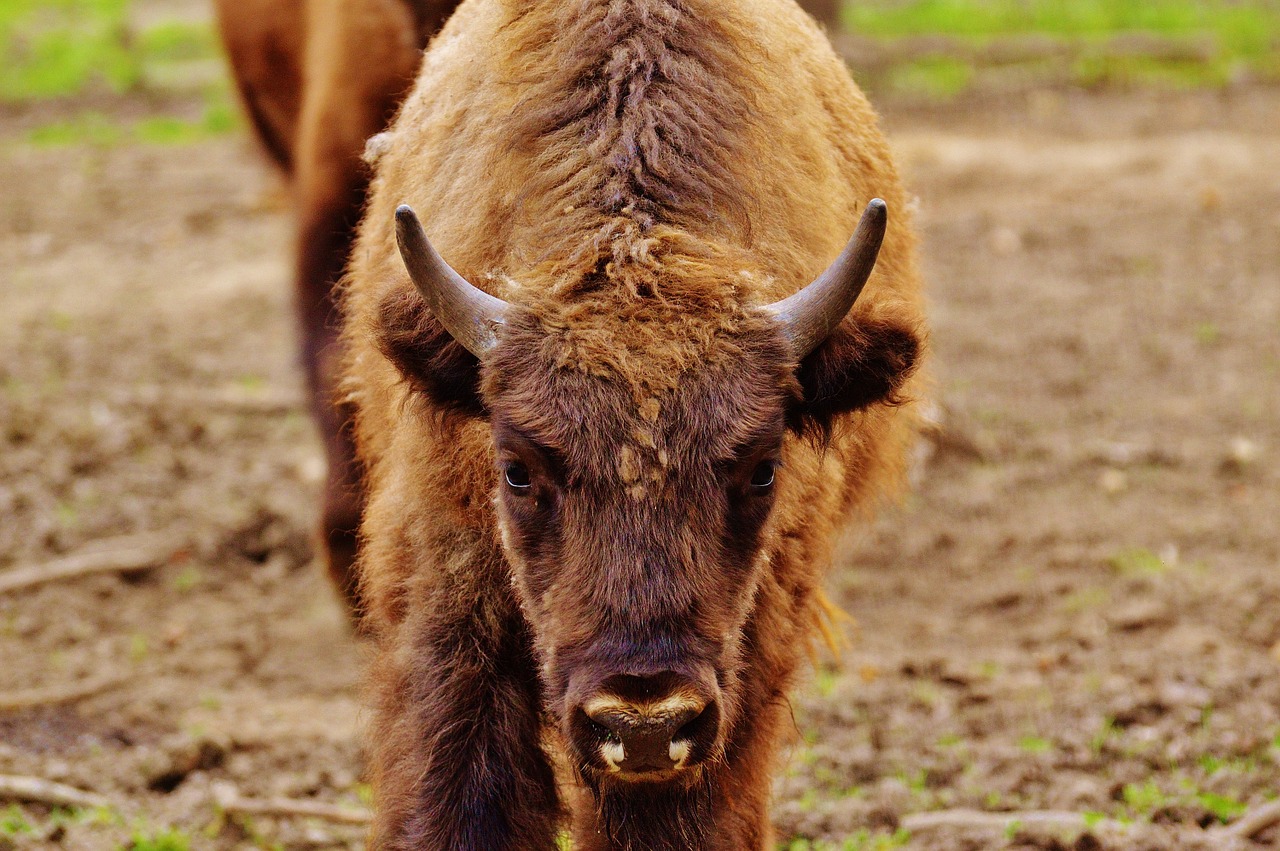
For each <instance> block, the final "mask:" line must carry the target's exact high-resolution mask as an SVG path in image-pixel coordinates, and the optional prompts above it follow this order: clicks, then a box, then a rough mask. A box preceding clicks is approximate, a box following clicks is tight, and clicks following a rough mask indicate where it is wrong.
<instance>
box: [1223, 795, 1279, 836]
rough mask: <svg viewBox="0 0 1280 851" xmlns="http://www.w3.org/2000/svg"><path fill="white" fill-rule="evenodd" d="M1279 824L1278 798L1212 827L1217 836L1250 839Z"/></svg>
mask: <svg viewBox="0 0 1280 851" xmlns="http://www.w3.org/2000/svg"><path fill="white" fill-rule="evenodd" d="M1276 824H1280V800H1275V801H1269V802H1267V803H1265V804H1262V805H1261V806H1258V807H1254V808H1253V809H1251V810H1249V811H1248V812H1246V813H1245V814H1244V815H1242V816H1240V818H1238V819H1236V820H1235V821H1233V822H1231V824H1226V825H1223V826H1221V827H1216V828H1214V829H1213V831H1212V832H1213V833H1216V834H1218V835H1219V836H1229V837H1235V838H1237V839H1252V838H1253V837H1255V836H1257V835H1258V834H1259V833H1262V831H1264V830H1266V829H1267V828H1269V827H1271V826H1272V825H1276Z"/></svg>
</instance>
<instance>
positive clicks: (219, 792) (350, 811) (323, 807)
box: [213, 783, 372, 825]
mask: <svg viewBox="0 0 1280 851" xmlns="http://www.w3.org/2000/svg"><path fill="white" fill-rule="evenodd" d="M213 798H214V801H215V802H216V803H217V805H218V806H219V807H220V808H221V809H222V811H223V812H225V813H226V814H227V815H246V816H281V817H298V818H315V819H321V820H323V821H331V822H335V823H337V824H355V825H365V824H368V823H369V821H370V820H371V818H372V817H371V815H370V813H369V811H368V810H366V809H363V808H357V807H344V806H338V805H335V804H325V803H322V802H320V801H300V800H296V799H294V798H246V797H243V796H242V795H240V793H239V792H237V791H236V790H235V788H234V787H233V786H231V785H230V784H228V783H218V784H215V785H214V789H213Z"/></svg>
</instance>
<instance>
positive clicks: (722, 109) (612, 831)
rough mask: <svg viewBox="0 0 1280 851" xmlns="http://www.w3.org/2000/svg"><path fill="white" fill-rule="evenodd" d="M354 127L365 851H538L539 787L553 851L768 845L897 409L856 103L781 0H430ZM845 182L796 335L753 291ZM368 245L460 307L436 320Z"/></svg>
mask: <svg viewBox="0 0 1280 851" xmlns="http://www.w3.org/2000/svg"><path fill="white" fill-rule="evenodd" d="M381 149H382V151H383V152H382V154H381V157H380V160H379V161H378V163H377V168H376V176H375V178H374V180H373V183H372V187H371V192H370V196H369V202H368V207H367V210H366V214H365V218H364V220H363V222H362V224H361V226H360V230H359V234H358V239H357V242H356V245H355V249H354V251H353V253H352V262H351V267H350V272H349V275H348V279H347V280H348V283H347V290H346V294H345V308H346V313H347V316H348V324H347V326H346V331H345V344H346V351H347V371H346V379H345V384H344V388H343V390H344V394H345V398H346V399H348V400H349V402H350V403H351V404H352V405H353V406H354V408H355V410H356V412H357V420H356V422H357V429H356V432H357V442H358V447H359V451H360V454H361V457H362V460H363V461H364V464H365V467H366V470H367V482H368V494H369V496H368V503H367V507H366V513H365V519H364V524H363V527H362V529H363V534H362V547H363V551H362V557H361V562H360V576H361V594H362V596H363V598H364V600H365V601H366V604H367V612H366V621H367V623H368V626H369V628H370V630H371V632H372V634H373V636H374V638H375V641H376V643H377V655H376V660H375V663H374V666H373V674H372V680H371V687H372V690H373V695H374V699H375V715H374V718H373V726H372V735H371V739H370V744H371V753H370V757H371V768H372V775H373V782H374V787H375V795H376V809H377V813H376V819H375V826H374V829H373V842H372V847H376V848H379V849H408V848H415V849H458V848H467V849H553V848H556V847H557V844H556V836H557V831H558V830H559V829H560V826H561V825H562V824H564V820H565V819H566V817H567V819H568V821H569V823H570V824H571V830H572V835H573V840H574V847H575V848H578V849H600V851H603V849H634V851H640V849H645V851H652V849H725V851H741V849H752V848H754V849H763V848H768V847H771V845H770V844H769V843H770V842H771V837H770V829H769V819H768V794H769V783H770V772H771V765H772V761H773V758H774V755H775V750H776V746H777V744H778V742H779V741H780V738H781V736H782V733H783V731H785V729H787V728H788V727H789V726H790V722H789V721H788V720H787V717H788V709H787V705H786V702H785V695H786V691H787V689H788V687H789V686H790V685H791V683H792V680H793V677H794V675H795V673H796V670H797V668H798V666H799V664H800V661H801V659H802V658H803V656H804V653H805V648H806V646H808V643H809V641H810V639H811V638H812V637H813V634H814V631H815V627H816V625H817V623H818V621H819V616H820V608H821V603H820V601H821V594H820V582H821V577H822V575H823V572H824V570H825V568H826V567H827V566H828V563H829V561H830V558H831V552H832V546H833V537H834V536H835V534H836V532H837V531H838V529H839V528H840V527H841V526H842V525H843V524H844V523H846V522H847V520H848V519H849V518H850V517H851V516H854V515H856V514H857V513H858V512H859V511H860V510H865V509H867V508H869V507H870V506H871V505H873V503H874V502H875V501H876V500H877V499H879V498H881V497H883V496H884V495H885V494H887V493H890V492H892V491H893V490H894V489H895V488H896V487H897V485H898V483H899V482H900V480H901V477H902V473H903V468H904V465H905V456H906V452H907V448H908V446H909V444H910V441H911V439H912V434H913V426H914V422H913V418H914V415H913V408H912V406H911V405H910V404H909V400H910V398H911V397H912V396H913V395H914V387H915V382H917V381H918V379H916V378H914V377H913V375H914V370H915V366H916V363H917V361H918V357H919V354H920V349H921V335H922V333H923V332H922V328H923V318H922V312H921V294H920V283H919V277H918V273H917V268H916V262H915V259H914V254H913V252H914V238H913V235H912V231H911V228H910V222H909V215H908V203H907V197H906V195H905V194H904V191H903V188H902V186H901V185H900V182H899V179H898V177H897V175H896V173H895V170H894V167H893V164H892V162H891V159H890V155H889V152H888V149H887V146H886V143H885V141H884V140H883V138H882V137H881V135H880V132H879V131H878V129H877V121H876V116H875V114H874V112H873V111H872V109H871V108H870V106H869V105H868V104H867V102H866V100H865V99H864V97H863V96H862V94H861V93H860V92H859V91H858V90H857V88H856V87H855V85H854V84H853V82H852V80H851V79H850V77H849V74H848V72H847V70H846V69H845V67H844V66H843V64H842V63H841V61H840V60H839V59H838V58H837V57H836V56H835V55H834V53H833V52H832V49H831V47H830V45H829V44H828V42H827V41H826V39H825V37H824V36H823V34H822V33H821V32H820V30H819V29H818V28H817V27H816V26H815V25H814V23H813V21H812V20H811V19H810V18H808V17H807V16H806V15H805V14H804V13H802V12H801V11H800V9H799V8H798V7H797V6H795V4H794V3H792V2H790V0H742V2H734V3H725V2H721V1H720V0H520V1H519V2H516V0H467V2H464V3H463V4H462V6H461V7H460V8H459V9H458V11H457V12H456V14H455V16H454V17H453V18H452V19H451V20H450V22H449V23H448V24H447V25H446V27H445V28H444V30H443V31H442V33H441V34H440V35H439V36H438V37H437V38H436V40H435V41H434V42H433V43H432V45H431V47H430V49H429V50H428V51H427V54H426V58H425V62H424V65H423V67H422V69H421V71H420V74H419V76H418V79H417V83H416V85H415V87H414V89H413V91H412V93H411V94H410V95H409V96H408V98H407V100H406V101H405V104H404V106H403V108H402V110H401V112H400V114H399V116H398V118H397V119H396V121H395V123H394V125H393V126H392V128H391V130H390V131H389V135H388V136H387V137H386V138H385V139H384V140H383V141H382V144H381ZM876 197H879V198H883V199H885V201H886V202H887V205H888V210H889V211H890V212H889V225H888V230H887V233H886V234H885V235H884V240H883V246H882V247H881V249H880V254H879V261H878V263H877V264H876V266H875V272H874V274H873V275H872V276H871V278H870V280H869V282H868V283H867V284H866V287H865V290H864V291H863V293H862V296H861V297H860V298H859V299H858V300H857V302H856V305H855V306H854V308H853V310H852V311H851V312H849V314H848V316H847V317H844V319H843V321H842V322H841V321H840V317H841V316H843V315H844V311H845V310H847V309H848V304H847V303H846V304H845V305H844V306H843V308H842V309H841V311H840V313H839V315H837V316H836V317H835V318H834V320H832V323H831V326H830V327H826V328H824V330H823V331H822V333H821V335H820V336H819V337H818V338H817V339H816V340H815V342H814V343H812V344H811V345H809V346H800V347H798V344H796V343H795V337H794V333H793V329H792V328H791V326H790V325H786V326H785V327H784V326H783V325H782V324H780V321H779V319H778V317H779V316H780V315H781V314H779V313H778V312H776V311H775V310H774V309H773V307H772V306H773V305H774V304H775V303H777V302H778V300H779V299H783V298H784V297H786V296H788V295H789V294H791V293H794V292H796V291H797V290H800V289H801V288H805V287H806V284H808V283H809V282H810V281H814V280H815V278H819V280H827V277H828V274H829V273H830V270H829V269H828V267H829V264H832V260H833V258H836V257H837V255H839V256H840V257H842V258H843V257H845V256H846V255H847V251H848V250H847V249H846V254H841V249H842V247H843V246H845V244H846V240H848V239H849V236H850V233H851V232H852V231H853V227H854V224H855V222H857V221H858V217H859V213H861V212H862V211H863V210H864V209H865V208H867V206H868V204H869V202H871V199H873V198H876ZM402 204H403V205H409V206H411V207H412V208H413V209H414V210H416V211H417V212H418V213H419V214H420V215H421V216H422V221H423V223H424V226H425V231H426V234H429V236H430V240H431V243H433V244H434V246H435V248H436V249H438V250H439V255H440V256H442V257H443V258H444V261H446V262H447V266H446V265H445V264H444V263H439V262H436V261H437V260H438V258H435V259H433V260H432V261H431V263H426V264H425V265H423V263H424V262H425V261H421V257H422V256H424V255H423V254H422V252H423V251H427V250H428V248H429V246H428V244H427V242H426V240H425V239H416V241H415V238H414V237H413V231H412V228H411V225H413V224H414V223H415V220H414V219H413V217H412V215H411V214H410V213H408V211H407V210H406V211H401V212H400V213H397V207H398V205H402ZM876 209H878V208H876ZM868 215H870V214H868ZM397 222H398V223H399V227H400V230H399V231H397V226H398V225H397ZM398 237H399V241H400V245H401V247H402V248H403V249H404V251H405V254H404V257H403V258H402V256H401V253H400V251H398V249H397V238H398ZM406 246H407V247H406ZM873 256H874V255H873ZM432 257H434V255H432ZM406 261H408V262H409V265H410V266H413V267H414V268H427V267H430V268H431V269H434V270H436V271H434V272H430V274H432V275H434V274H437V273H438V274H439V275H441V276H443V277H442V278H441V280H445V279H449V280H456V281H459V282H460V283H457V284H456V286H457V287H459V289H458V290H457V291H458V292H464V291H468V290H467V288H468V287H470V286H471V285H474V286H475V287H476V288H478V289H479V290H480V291H483V292H479V294H476V293H475V292H472V294H471V295H469V296H467V298H469V299H471V302H473V303H475V304H481V305H489V306H490V307H487V308H484V309H485V310H489V309H490V308H492V309H493V311H498V312H490V313H487V314H485V315H483V316H481V315H479V314H465V311H464V315H463V318H462V319H459V318H458V310H459V308H458V305H457V303H455V302H450V301H449V300H448V299H444V300H441V297H440V295H439V292H437V291H435V290H432V289H431V288H430V286H424V284H423V282H422V277H421V275H422V273H421V272H420V271H419V272H415V273H414V275H413V276H412V278H411V276H410V274H409V273H408V272H407V271H406ZM432 264H434V265H432ZM838 265H839V264H838V263H837V264H832V265H831V268H832V269H834V268H836V266H838ZM448 267H452V270H456V273H457V274H456V275H454V274H453V272H452V271H450V270H448ZM442 270H443V271H442ZM824 270H828V271H827V272H824ZM450 275H452V276H453V277H452V278H449V276H450ZM468 282H469V283H468ZM441 286H444V285H443V284H442V285H441ZM448 286H455V284H453V283H450V284H448ZM809 289H810V288H806V292H808V291H809ZM485 292H487V293H488V294H489V295H485ZM424 297H425V298H424ZM433 299H434V300H433ZM428 301H430V302H431V303H432V304H433V305H434V306H436V307H437V308H438V309H437V310H436V311H434V312H433V311H432V310H431V309H429V308H428V307H427V302H428ZM495 305H496V306H499V307H494V306H495ZM465 309H466V310H470V309H471V308H470V307H467V308H465ZM468 316H470V317H471V319H468V318H467V317H468ZM472 319H473V320H474V321H471V320H472ZM442 320H443V321H442ZM837 323H838V324H837ZM446 324H447V326H448V327H446ZM810 349H811V350H810ZM557 781H559V782H557Z"/></svg>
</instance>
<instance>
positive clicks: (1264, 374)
mask: <svg viewBox="0 0 1280 851" xmlns="http://www.w3.org/2000/svg"><path fill="white" fill-rule="evenodd" d="M880 107H881V109H882V111H883V112H884V115H885V121H886V125H887V129H888V131H889V133H890V136H891V139H892V141H893V143H894V145H895V146H896V149H897V152H898V156H899V159H900V162H901V165H902V167H903V170H904V171H905V173H906V175H907V178H908V180H909V182H910V185H911V186H912V188H913V190H914V191H915V192H916V193H917V194H918V197H919V202H918V211H917V216H918V222H919V225H920V229H921V231H922V234H923V251H924V257H925V264H926V268H927V272H928V279H929V284H930V292H931V300H932V306H931V316H932V323H933V335H932V351H933V361H932V372H933V375H934V377H935V384H934V394H933V398H932V400H931V402H930V404H931V406H932V408H933V410H934V411H935V412H936V416H935V419H936V420H937V421H938V424H937V425H936V427H935V428H934V429H933V430H932V432H931V434H930V437H929V439H928V440H927V441H925V442H924V443H923V444H922V447H921V452H920V463H919V465H918V469H917V480H918V481H917V484H916V487H915V489H914V491H913V493H912V495H911V496H910V497H909V498H908V499H907V500H906V501H905V503H904V504H903V505H901V506H898V507H894V508H890V509H888V510H886V511H885V512H884V513H883V514H882V515H881V516H880V517H879V519H878V520H876V521H875V523H874V524H872V525H869V526H866V527H864V528H863V529H862V530H861V531H860V532H858V533H857V534H855V535H853V536H852V537H851V538H850V540H849V541H848V542H847V545H846V546H845V547H844V548H843V551H842V555H841V557H840V559H839V560H838V563H837V564H835V565H834V566H833V570H832V573H831V579H830V590H831V593H832V596H833V599H835V600H836V601H837V602H838V603H839V604H840V605H841V606H842V607H843V608H844V609H845V610H846V611H847V612H848V613H849V615H850V616H851V618H852V620H851V621H850V623H849V624H848V626H847V639H848V646H847V647H846V649H845V650H844V651H843V653H842V654H841V655H840V657H839V659H838V660H837V659H836V658H835V657H834V656H828V657H824V658H822V659H820V660H818V664H817V666H816V667H815V670H814V673H813V674H812V675H810V676H809V678H808V680H807V681H806V684H805V685H804V686H803V687H802V688H801V689H800V690H799V691H798V693H797V694H796V695H795V697H794V700H793V707H794V717H795V727H794V737H793V738H794V741H793V743H792V744H791V745H789V747H788V749H787V755H786V758H785V760H784V761H783V764H782V765H781V766H780V768H779V772H778V782H777V801H776V805H775V814H776V822H777V828H778V837H779V842H780V843H781V847H784V848H792V849H803V848H835V849H853V851H857V849H883V848H896V847H904V848H910V849H919V850H920V851H924V849H930V851H944V849H945V851H956V849H998V848H1034V849H1065V848H1076V849H1153V851H1154V850H1155V849H1202V848H1203V849H1228V848H1236V847H1238V848H1263V847H1280V827H1277V826H1275V825H1271V826H1265V825H1264V826H1262V827H1261V828H1259V829H1258V830H1254V831H1251V833H1252V834H1253V835H1252V836H1251V837H1250V838H1245V837H1243V836H1242V835H1236V834H1231V833H1230V832H1227V831H1225V830H1224V827H1223V824H1224V823H1232V822H1236V821H1237V820H1238V819H1240V818H1241V816H1242V815H1243V814H1245V813H1246V811H1247V810H1248V811H1249V812H1251V813H1255V814H1256V813H1257V812H1258V810H1259V808H1263V807H1265V806H1266V804H1267V802H1268V801H1271V800H1273V799H1275V798H1276V796H1277V793H1278V792H1280V271H1278V270H1280V178H1278V177H1277V175H1280V130H1278V128H1280V124H1277V116H1280V90H1277V89H1275V88H1266V87H1260V86H1251V85H1241V86H1236V87H1233V88H1230V89H1228V90H1225V91H1216V92H1188V93H1178V94H1172V93H1165V94H1156V93H1152V92H1114V91H1112V92H1094V93H1087V92H1080V91H1070V90H1063V91H1056V92H1039V93H1030V94H1006V95H1002V96H999V97H994V96H987V97H977V96H974V97H968V98H963V99H961V100H959V101H955V102H952V103H949V104H945V105H933V106H927V107H926V106H921V105H919V104H912V103H905V102H903V103H898V102H894V101H892V100H890V101H883V100H882V101H881V102H880ZM46 111H47V110H46ZM6 120H10V119H6ZM11 120H12V121H13V122H18V121H19V119H18V118H12V117H11ZM0 186H3V191H2V192H0V270H2V271H0V277H2V278H3V285H2V289H0V307H2V308H3V309H2V311H0V315H2V316H3V322H0V583H4V582H5V581H6V578H9V579H12V578H14V577H19V576H20V575H23V574H22V572H23V571H26V570H27V569H29V568H34V569H36V570H37V571H44V572H45V574H46V576H47V572H48V571H51V570H54V569H58V568H66V567H76V566H81V567H83V566H84V565H86V564H89V565H95V564H96V565H98V566H102V565H103V564H109V563H110V562H111V561H112V560H113V559H116V560H118V561H120V562H121V563H122V564H125V563H127V564H137V563H139V562H140V563H142V564H143V565H144V566H146V569H140V570H109V571H107V572H100V573H94V574H91V575H85V576H81V577H79V578H63V579H58V580H56V581H51V582H46V583H43V584H39V585H33V586H25V587H23V588H20V589H15V590H9V591H5V592H0V775H25V776H29V777H37V778H42V779H44V780H48V781H55V782H59V783H63V784H67V785H69V786H72V787H75V788H77V789H80V790H84V791H88V792H92V793H95V794H97V795H100V796H102V798H104V799H105V800H106V801H107V802H109V804H110V807H109V808H106V809H92V808H80V809H76V810H74V811H66V810H64V809H51V808H50V806H49V805H47V804H41V803H32V802H29V801H28V802H23V797H24V796H23V795H20V794H8V795H5V796H3V797H0V848H60V847H65V848H73V849H81V848H83V849H109V848H119V847H136V848H138V849H149V848H184V847H190V848H211V849H229V848H256V847H262V848H274V847H283V848H288V849H295V848H358V847H360V839H361V828H360V827H359V826H358V825H344V824H341V823H336V822H333V821H331V820H328V819H317V818H305V817H298V816H278V815H246V814H244V813H242V812H240V811H239V810H237V808H236V806H235V804H234V802H235V801H237V800H240V799H243V798H251V799H254V800H262V799H275V798H287V799H291V800H294V801H299V800H300V801H308V802H319V803H323V804H327V805H336V806H344V807H347V808H360V807H361V806H363V804H364V801H365V799H366V798H367V789H366V788H365V787H364V786H363V785H362V783H361V770H362V750H361V745H360V734H359V729H360V723H361V703H360V696H359V681H360V671H361V666H362V661H363V651H362V648H361V646H360V643H359V642H358V641H357V640H356V639H355V638H353V637H352V635H351V634H350V632H349V630H348V628H347V625H346V623H345V620H344V614H343V612H342V610H341V608H340V606H339V603H338V601H337V599H336V597H335V595H334V594H333V592H332V591H331V589H330V588H329V587H328V585H327V584H326V581H325V579H324V577H323V576H322V572H321V570H320V569H319V568H318V567H317V565H316V564H315V563H314V560H313V559H314V551H313V548H312V545H311V538H310V530H311V528H312V524H313V521H314V519H315V514H316V501H317V494H318V491H319V485H320V480H321V474H322V461H321V456H320V451H319V447H318V443H317V440H316V437H315V435H314V433H313V430H312V427H311V424H310V422H309V420H308V418H307V416H306V415H305V412H304V410H303V407H302V404H301V382H300V374H299V371H298V369H297V368H296V365H295V361H294V354H293V353H294V339H295V338H294V331H293V326H292V322H291V316H290V292H289V286H288V280H289V248H290V222H289V213H288V209H287V203H286V202H285V201H284V200H283V196H282V194H281V192H280V189H279V187H278V186H277V185H276V184H275V183H274V182H273V178H272V176H271V175H270V173H269V172H268V170H267V169H266V168H265V167H264V166H263V165H262V162H261V159H260V157H259V156H258V154H257V152H256V151H255V150H254V148H253V146H252V144H251V143H250V142H249V141H248V139H247V138H243V137H240V136H228V137H223V138H219V139H214V140H211V141H204V142H200V143H198V144H194V145H188V146H177V147H163V146H116V147H110V146H108V147H93V146H72V147H62V148H52V149H51V148H39V147H34V146H30V145H27V144H24V143H21V142H17V141H13V140H12V139H10V140H9V141H6V142H5V143H4V147H3V156H2V157H0ZM139 535H141V536H142V537H138V536H139ZM104 553H105V554H106V555H104ZM122 553H123V555H124V556H127V558H121V559H117V557H118V556H121V554H122ZM35 797H38V796H35ZM10 802H15V803H13V805H12V806H9V803H10ZM5 807H8V808H7V809H6V808H5ZM347 811H348V809H344V810H343V811H342V812H347ZM972 811H984V812H989V813H1006V814H1009V815H1008V816H1007V817H1004V818H997V819H987V820H983V819H981V818H978V817H977V816H975V815H974V813H973V812H972ZM1038 811H1053V812H1056V813H1068V814H1069V813H1075V814H1077V816H1078V823H1075V822H1071V821H1069V820H1067V821H1064V820H1063V819H1062V818H1061V816H1060V815H1058V816H1055V815H1053V813H1050V815H1049V816H1048V817H1043V818H1042V817H1041V816H1038V815H1037V814H1036V813H1037V812H1038ZM931 812H933V813H938V814H939V815H938V816H936V817H934V819H935V820H933V821H930V820H929V818H927V817H922V815H921V814H927V813H931ZM169 828H172V829H173V830H172V831H171V832H170V831H169V830H168V829H169ZM1237 834H1240V832H1237ZM184 842H185V843H186V844H185V845H184V844H182V843H184ZM164 843H169V844H164Z"/></svg>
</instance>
